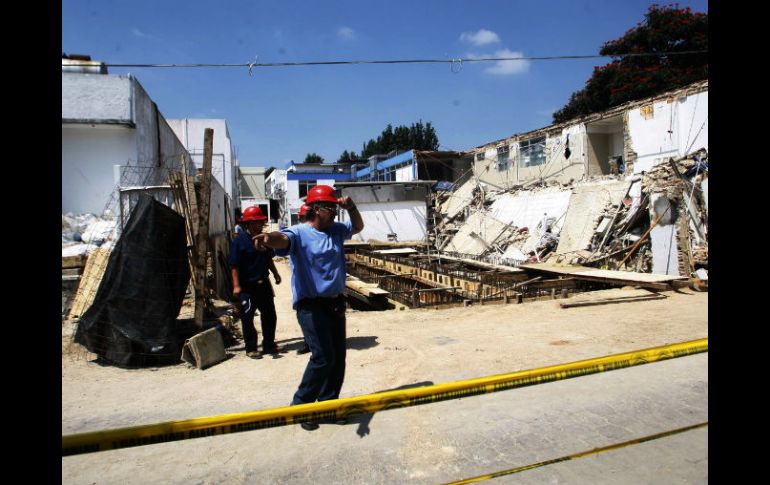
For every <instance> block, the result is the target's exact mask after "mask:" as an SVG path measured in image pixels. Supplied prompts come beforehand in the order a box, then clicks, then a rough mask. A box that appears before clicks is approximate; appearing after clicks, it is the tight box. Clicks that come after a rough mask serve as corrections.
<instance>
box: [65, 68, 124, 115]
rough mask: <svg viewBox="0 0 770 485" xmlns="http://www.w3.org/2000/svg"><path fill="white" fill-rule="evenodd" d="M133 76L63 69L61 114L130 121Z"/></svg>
mask: <svg viewBox="0 0 770 485" xmlns="http://www.w3.org/2000/svg"><path fill="white" fill-rule="evenodd" d="M132 81H133V80H132V79H131V78H130V77H129V76H108V75H104V74H78V73H62V75H61V91H62V97H61V117H62V120H63V122H64V121H70V120H78V121H80V120H95V121H101V122H113V123H120V122H123V123H130V122H132V121H133V120H134V119H135V117H134V116H133V112H132V105H131V102H130V100H131V91H132V87H131V85H132Z"/></svg>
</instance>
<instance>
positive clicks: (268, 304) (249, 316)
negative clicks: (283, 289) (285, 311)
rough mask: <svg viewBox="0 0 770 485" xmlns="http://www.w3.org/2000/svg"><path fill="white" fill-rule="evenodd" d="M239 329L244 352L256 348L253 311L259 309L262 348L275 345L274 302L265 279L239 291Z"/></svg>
mask: <svg viewBox="0 0 770 485" xmlns="http://www.w3.org/2000/svg"><path fill="white" fill-rule="evenodd" d="M240 300H241V329H242V330H243V340H244V342H245V344H246V352H251V351H253V350H257V331H256V329H255V328H254V312H256V311H257V310H259V319H260V321H261V323H262V349H263V350H270V349H272V348H274V347H275V324H276V320H277V317H276V315H275V303H274V301H273V287H272V286H271V285H270V282H269V281H267V279H265V280H264V283H262V284H250V285H248V286H246V287H244V288H243V289H242V291H241V296H240Z"/></svg>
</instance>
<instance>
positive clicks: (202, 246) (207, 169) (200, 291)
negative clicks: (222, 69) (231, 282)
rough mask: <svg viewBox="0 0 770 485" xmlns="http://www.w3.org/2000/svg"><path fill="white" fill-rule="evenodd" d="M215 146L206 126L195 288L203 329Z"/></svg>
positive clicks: (197, 320) (199, 324) (198, 320)
mask: <svg viewBox="0 0 770 485" xmlns="http://www.w3.org/2000/svg"><path fill="white" fill-rule="evenodd" d="M213 146H214V130H213V129H212V128H206V130H205V131H204V134H203V174H202V177H201V188H200V199H199V200H198V216H199V224H198V240H197V244H196V246H197V257H198V258H197V259H198V260H197V261H196V264H195V271H196V273H197V275H196V280H197V283H198V284H197V286H196V288H195V325H196V326H197V327H198V328H199V329H203V314H204V310H205V308H206V256H207V254H208V239H209V207H210V205H211V204H210V202H211V158H212V154H213Z"/></svg>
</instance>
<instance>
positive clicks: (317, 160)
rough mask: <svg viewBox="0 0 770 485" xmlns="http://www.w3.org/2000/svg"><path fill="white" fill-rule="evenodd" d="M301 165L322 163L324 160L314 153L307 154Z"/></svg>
mask: <svg viewBox="0 0 770 485" xmlns="http://www.w3.org/2000/svg"><path fill="white" fill-rule="evenodd" d="M302 163H324V159H323V157H321V155H318V154H316V153H315V152H313V153H308V154H307V156H306V157H305V161H304V162H302Z"/></svg>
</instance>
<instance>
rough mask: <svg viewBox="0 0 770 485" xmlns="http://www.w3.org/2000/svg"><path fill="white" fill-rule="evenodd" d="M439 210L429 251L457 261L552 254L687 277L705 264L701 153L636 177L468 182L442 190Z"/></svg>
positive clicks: (559, 259) (540, 258)
mask: <svg viewBox="0 0 770 485" xmlns="http://www.w3.org/2000/svg"><path fill="white" fill-rule="evenodd" d="M436 211H437V213H438V217H439V218H440V222H438V223H437V224H435V226H434V227H435V231H434V234H433V238H432V241H433V242H434V244H435V247H436V249H438V250H439V251H441V252H442V253H444V254H449V255H454V256H458V257H462V258H469V259H475V260H478V261H484V262H488V263H493V264H498V265H506V266H518V265H520V264H522V263H530V262H544V261H547V260H551V259H553V261H552V262H555V263H557V264H582V265H586V266H593V267H597V268H601V269H612V270H624V271H634V272H639V273H656V274H667V275H674V276H685V277H688V278H689V277H693V276H695V272H696V271H697V270H700V269H703V270H707V269H708V153H707V151H706V150H705V149H699V150H697V151H695V152H693V153H691V154H689V155H688V156H685V157H683V158H681V159H679V160H674V159H669V160H667V161H661V162H660V163H659V164H657V165H655V166H654V167H653V168H652V169H651V170H649V171H648V172H645V173H642V174H641V175H630V176H623V175H610V176H602V177H597V178H593V179H591V180H588V181H583V182H576V183H575V182H573V183H570V184H564V185H562V184H559V183H554V182H551V183H545V184H529V185H527V186H517V187H513V188H511V189H509V190H491V189H490V188H489V187H488V186H486V185H485V184H484V183H483V182H478V181H476V180H473V179H471V180H469V181H468V182H466V183H465V184H463V185H462V186H461V187H459V188H457V190H455V191H454V192H445V193H443V194H441V196H440V197H439V198H437V199H436ZM698 274H703V272H700V273H698Z"/></svg>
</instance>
